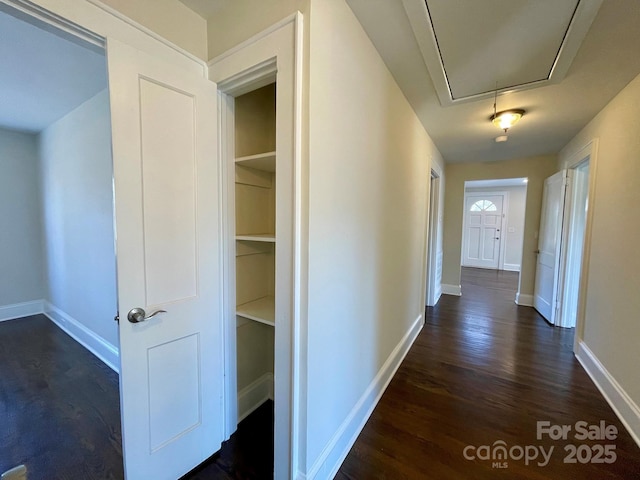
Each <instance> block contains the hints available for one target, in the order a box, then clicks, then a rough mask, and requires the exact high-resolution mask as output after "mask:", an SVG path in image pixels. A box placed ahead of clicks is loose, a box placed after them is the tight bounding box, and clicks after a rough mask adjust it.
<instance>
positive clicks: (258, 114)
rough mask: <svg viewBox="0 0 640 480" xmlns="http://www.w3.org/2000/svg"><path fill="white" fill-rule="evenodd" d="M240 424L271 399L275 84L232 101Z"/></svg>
mask: <svg viewBox="0 0 640 480" xmlns="http://www.w3.org/2000/svg"><path fill="white" fill-rule="evenodd" d="M234 117H235V125H234V128H235V161H234V164H235V165H234V168H235V212H234V214H235V242H234V243H235V278H236V285H235V287H236V291H235V299H236V310H235V313H236V351H237V387H238V422H240V421H241V420H243V419H244V418H245V417H247V416H248V415H249V414H251V413H252V412H253V411H254V410H256V409H257V408H258V407H260V406H261V405H262V404H263V403H264V402H266V401H268V400H273V398H274V394H273V391H274V387H273V378H274V341H275V328H276V323H277V322H276V312H275V301H274V296H275V289H276V269H277V258H276V248H275V246H276V240H277V236H278V235H277V233H278V232H277V231H276V186H277V172H276V84H275V83H272V84H270V85H266V86H264V87H261V88H259V89H256V90H253V91H251V92H249V93H246V94H243V95H240V96H237V97H235V102H234Z"/></svg>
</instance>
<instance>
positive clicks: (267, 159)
mask: <svg viewBox="0 0 640 480" xmlns="http://www.w3.org/2000/svg"><path fill="white" fill-rule="evenodd" d="M236 165H242V166H243V167H249V168H254V169H256V170H262V171H263V172H271V173H274V172H275V171H276V152H266V153H259V154H257V155H248V156H246V157H237V158H236Z"/></svg>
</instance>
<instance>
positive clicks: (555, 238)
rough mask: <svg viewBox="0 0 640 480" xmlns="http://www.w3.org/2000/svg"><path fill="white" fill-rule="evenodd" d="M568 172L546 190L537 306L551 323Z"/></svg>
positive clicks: (535, 297)
mask: <svg viewBox="0 0 640 480" xmlns="http://www.w3.org/2000/svg"><path fill="white" fill-rule="evenodd" d="M566 176H567V171H566V170H562V171H560V172H558V173H556V174H554V175H552V176H550V177H549V178H547V179H546V180H545V181H544V187H543V190H542V207H541V212H540V230H539V233H538V235H539V236H538V251H537V252H536V253H537V254H538V259H537V262H536V283H535V290H534V295H533V306H534V307H535V309H536V310H537V311H538V312H540V314H541V315H542V316H543V317H544V318H546V319H547V321H548V322H549V323H551V324H555V319H556V313H557V298H558V280H559V272H560V247H561V238H562V219H563V214H564V202H565V192H566V185H567V182H566Z"/></svg>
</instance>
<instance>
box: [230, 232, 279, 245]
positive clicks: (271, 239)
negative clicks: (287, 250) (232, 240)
mask: <svg viewBox="0 0 640 480" xmlns="http://www.w3.org/2000/svg"><path fill="white" fill-rule="evenodd" d="M236 240H244V241H247V242H267V243H275V242H276V236H275V235H274V234H273V233H261V234H258V235H236Z"/></svg>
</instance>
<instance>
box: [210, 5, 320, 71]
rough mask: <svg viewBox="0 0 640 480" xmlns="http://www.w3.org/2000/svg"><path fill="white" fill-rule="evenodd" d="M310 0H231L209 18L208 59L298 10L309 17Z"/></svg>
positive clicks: (220, 6)
mask: <svg viewBox="0 0 640 480" xmlns="http://www.w3.org/2000/svg"><path fill="white" fill-rule="evenodd" d="M309 2H310V0H259V1H256V0H232V1H227V2H224V3H221V4H220V5H219V8H218V9H217V10H216V12H215V15H213V16H212V17H211V18H210V19H209V21H208V26H207V30H208V45H209V51H208V55H209V58H210V59H212V58H215V57H217V56H218V55H220V54H221V53H224V52H226V51H227V50H229V49H230V48H232V47H235V46H236V45H238V44H239V43H242V42H243V41H244V40H246V39H248V38H250V37H252V36H253V35H255V34H256V33H259V32H261V31H262V30H265V29H266V28H268V27H270V26H271V25H273V24H274V23H276V22H278V21H280V20H282V19H283V18H285V17H288V16H289V15H291V14H292V13H295V12H296V11H300V12H302V13H303V14H304V15H305V17H308V15H307V14H308V13H309Z"/></svg>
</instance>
